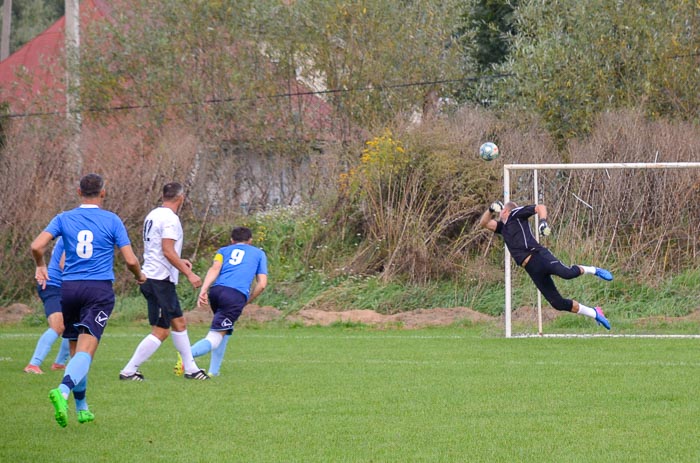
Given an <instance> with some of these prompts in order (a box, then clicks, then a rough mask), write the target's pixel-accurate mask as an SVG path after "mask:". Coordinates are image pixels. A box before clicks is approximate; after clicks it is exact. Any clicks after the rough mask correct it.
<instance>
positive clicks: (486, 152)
mask: <svg viewBox="0 0 700 463" xmlns="http://www.w3.org/2000/svg"><path fill="white" fill-rule="evenodd" d="M500 154H501V153H500V151H498V146H496V144H495V143H492V142H490V141H487V142H486V143H484V144H483V145H481V147H480V148H479V156H481V159H483V160H484V161H493V160H494V159H496V158H497V157H498V156H499V155H500Z"/></svg>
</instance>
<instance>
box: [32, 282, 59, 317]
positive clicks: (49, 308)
mask: <svg viewBox="0 0 700 463" xmlns="http://www.w3.org/2000/svg"><path fill="white" fill-rule="evenodd" d="M36 292H37V293H38V294H39V297H40V298H41V302H42V303H43V304H44V314H46V318H49V315H51V314H54V313H56V312H60V311H61V287H60V286H54V285H46V288H45V289H41V285H36Z"/></svg>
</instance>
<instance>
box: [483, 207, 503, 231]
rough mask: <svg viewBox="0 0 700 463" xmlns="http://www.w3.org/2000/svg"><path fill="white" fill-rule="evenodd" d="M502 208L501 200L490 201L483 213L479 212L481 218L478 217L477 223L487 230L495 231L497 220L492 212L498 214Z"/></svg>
mask: <svg viewBox="0 0 700 463" xmlns="http://www.w3.org/2000/svg"><path fill="white" fill-rule="evenodd" d="M502 209H503V203H502V202H500V201H495V202H493V203H491V205H490V206H489V208H488V209H486V210H485V211H484V213H483V214H481V219H479V225H481V227H482V228H486V229H487V230H491V231H492V232H495V231H496V227H497V226H498V222H497V221H496V220H494V218H493V214H498V213H499V212H501V210H502Z"/></svg>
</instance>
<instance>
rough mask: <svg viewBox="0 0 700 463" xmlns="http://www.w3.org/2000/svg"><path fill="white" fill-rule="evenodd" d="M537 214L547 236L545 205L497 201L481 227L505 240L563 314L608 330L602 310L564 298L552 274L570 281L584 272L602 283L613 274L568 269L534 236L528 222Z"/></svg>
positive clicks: (582, 267)
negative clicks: (574, 314)
mask: <svg viewBox="0 0 700 463" xmlns="http://www.w3.org/2000/svg"><path fill="white" fill-rule="evenodd" d="M493 214H499V220H495V219H494V218H493ZM535 214H537V217H538V218H539V222H540V224H539V231H540V234H541V235H544V236H548V235H549V234H550V233H551V232H552V230H551V228H550V227H549V224H548V223H547V207H546V206H545V205H544V204H538V205H534V204H533V205H529V206H518V205H517V204H515V203H514V202H507V203H506V204H505V205H504V204H503V203H502V202H501V201H496V202H494V203H492V204H491V206H489V208H488V209H487V210H486V211H484V213H483V214H482V215H481V220H480V221H479V224H480V225H481V226H482V227H483V228H486V229H489V230H491V231H492V232H494V233H498V234H500V235H501V236H503V241H504V242H505V244H506V246H507V247H508V250H509V251H510V254H511V256H513V260H515V263H516V264H518V265H519V266H521V267H523V268H524V269H525V271H526V272H527V274H528V275H530V278H531V279H532V281H533V283H535V286H536V287H537V289H539V290H540V292H541V293H542V295H543V296H544V298H545V299H547V301H549V303H550V304H552V307H554V308H555V309H557V310H561V311H564V312H573V313H578V314H580V315H584V316H586V317H590V318H593V319H595V321H596V322H597V323H598V324H599V325H602V326H604V327H605V328H606V329H608V330H609V329H610V322H608V319H607V318H605V315H604V314H603V311H602V309H601V308H600V307H588V306H585V305H583V304H581V303H580V302H578V301H575V300H572V299H565V298H564V297H562V295H561V294H559V291H558V290H557V287H556V286H555V285H554V281H553V280H552V275H556V276H558V277H560V278H564V279H565V280H570V279H572V278H577V277H579V276H581V275H583V274H584V273H589V274H591V275H596V276H597V277H599V278H602V279H603V280H607V281H611V280H612V279H613V276H612V274H611V273H610V272H609V271H607V270H605V269H602V268H598V267H592V266H586V265H572V266H571V267H567V266H566V265H564V264H562V263H561V262H560V261H559V259H557V258H556V257H554V255H553V254H552V253H551V252H550V251H549V249H547V248H546V247H544V246H542V245H541V244H540V243H538V242H537V240H536V239H535V237H534V236H533V235H532V232H531V231H530V224H529V222H528V220H529V218H530V217H532V216H533V215H535Z"/></svg>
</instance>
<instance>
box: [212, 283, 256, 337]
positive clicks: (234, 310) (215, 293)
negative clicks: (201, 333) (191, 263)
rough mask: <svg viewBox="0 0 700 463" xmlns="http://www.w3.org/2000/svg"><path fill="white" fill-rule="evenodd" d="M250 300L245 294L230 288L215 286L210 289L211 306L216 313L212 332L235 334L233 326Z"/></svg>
mask: <svg viewBox="0 0 700 463" xmlns="http://www.w3.org/2000/svg"><path fill="white" fill-rule="evenodd" d="M247 302H248V299H247V298H246V297H245V294H243V293H242V292H240V291H238V290H237V289H233V288H229V287H228V286H213V287H212V288H211V289H209V305H210V306H211V310H212V311H213V312H214V319H213V320H212V321H211V330H212V331H226V332H227V333H228V334H231V333H233V325H234V324H235V323H236V321H237V320H238V317H240V316H241V313H242V312H243V308H244V307H245V305H246V303H247Z"/></svg>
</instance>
